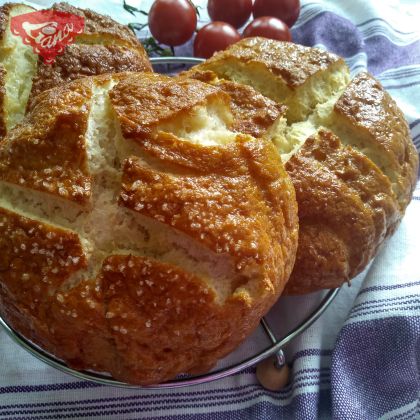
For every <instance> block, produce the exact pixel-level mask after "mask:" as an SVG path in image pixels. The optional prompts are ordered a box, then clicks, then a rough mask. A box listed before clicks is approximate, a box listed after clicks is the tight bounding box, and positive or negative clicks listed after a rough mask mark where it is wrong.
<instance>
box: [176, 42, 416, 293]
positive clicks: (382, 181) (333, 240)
mask: <svg viewBox="0 0 420 420" xmlns="http://www.w3.org/2000/svg"><path fill="white" fill-rule="evenodd" d="M338 60H340V59H339V58H338V57H336V56H334V55H331V54H329V53H325V52H320V51H319V50H317V49H313V48H312V49H311V48H307V47H302V46H299V45H296V44H292V43H281V42H277V41H272V40H262V39H261V38H254V39H249V40H243V41H240V42H239V43H237V44H235V45H233V46H232V47H229V48H228V49H227V50H226V51H223V52H221V53H217V54H215V55H214V56H213V57H212V58H211V59H210V60H207V61H206V62H204V63H202V64H199V65H197V66H194V67H193V68H191V69H190V70H188V71H186V72H184V74H183V75H182V77H191V78H195V79H199V80H202V81H204V82H206V83H210V84H213V85H214V84H218V85H222V84H223V83H232V82H231V80H237V79H241V81H242V83H245V84H249V85H250V86H247V89H252V88H251V86H253V87H254V88H255V89H256V90H259V92H260V93H263V94H264V95H269V92H276V90H277V89H278V87H279V86H284V85H285V84H286V85H287V87H288V88H289V91H286V93H285V94H284V99H283V100H284V102H285V103H286V104H288V103H290V97H293V95H294V93H293V91H294V90H296V89H298V88H299V89H301V91H302V92H303V94H302V96H301V97H300V99H301V101H302V106H303V107H305V106H306V105H307V103H306V102H310V101H309V100H307V99H305V98H311V97H316V98H317V103H311V104H310V106H309V107H308V108H311V109H312V111H311V113H310V114H308V117H307V118H306V121H305V120H304V121H302V122H301V121H298V122H296V120H295V119H293V118H292V120H289V114H287V115H286V118H287V119H288V122H287V126H286V125H285V126H284V128H282V126H281V125H278V124H277V122H278V121H279V119H281V118H283V117H284V114H286V113H285V112H284V111H283V113H282V112H280V111H279V110H277V111H276V109H275V108H272V107H271V108H270V109H271V110H272V114H271V116H272V123H273V125H272V126H271V127H270V125H271V124H269V125H268V126H261V131H260V132H259V133H258V134H259V135H260V136H263V137H265V138H267V139H270V138H271V139H273V141H276V139H275V138H274V136H273V133H274V134H275V135H276V136H277V138H279V137H280V138H281V139H282V141H281V142H280V146H279V151H280V153H282V154H283V155H284V156H286V159H287V161H286V163H285V167H286V170H287V172H288V173H289V175H290V176H291V179H292V182H293V184H294V187H295V189H296V196H297V200H298V207H299V223H300V234H299V246H298V253H297V257H296V263H295V267H294V270H293V273H292V275H291V278H290V280H289V282H288V284H287V286H286V290H285V293H293V294H301V293H308V292H312V291H315V290H318V289H322V288H331V287H338V286H340V285H341V284H342V283H343V282H345V281H350V280H351V279H352V278H353V277H354V276H356V275H357V274H358V273H360V272H361V271H362V270H363V269H364V268H365V267H366V266H367V264H368V263H369V261H371V259H372V258H373V257H374V256H375V255H376V253H377V252H378V250H379V248H380V246H381V245H382V243H383V242H384V240H385V239H386V238H388V237H389V236H390V235H391V234H392V233H393V232H394V231H395V229H396V227H397V226H398V223H399V221H400V220H401V218H402V216H403V214H404V211H405V208H406V207H407V205H408V203H409V202H410V200H411V196H412V192H413V188H414V186H415V181H416V177H417V171H418V154H417V152H416V150H415V147H414V145H413V143H412V140H411V138H410V133H409V128H408V125H407V122H406V121H405V119H404V116H403V114H402V112H401V110H400V109H399V108H398V106H397V105H396V103H395V101H394V100H393V99H392V98H391V97H390V95H389V94H388V93H387V92H386V91H385V90H384V89H383V87H382V86H381V84H380V83H379V82H378V81H377V80H376V79H375V78H374V77H373V76H371V75H369V74H367V73H361V74H359V75H357V76H356V77H355V78H354V79H353V80H352V81H350V82H347V81H346V78H345V77H343V78H340V76H339V74H340V72H344V70H343V69H342V68H337V67H334V66H335V64H336V63H337V62H338ZM256 68H259V69H260V71H259V72H255V71H254V70H253V69H256ZM264 71H268V74H271V75H273V77H271V76H270V78H266V79H265V82H266V85H264V86H263V85H261V83H259V78H260V77H261V74H262V73H263V72H264ZM317 73H318V74H319V73H324V77H323V79H321V80H325V81H326V83H330V82H329V81H330V80H338V81H340V82H339V83H338V84H337V85H336V84H334V83H335V82H334V83H332V84H331V86H333V87H334V89H333V90H332V91H331V92H327V91H324V92H323V91H321V90H320V88H319V86H315V85H314V84H313V82H312V81H311V79H313V76H314V75H315V74H317ZM244 74H245V75H246V77H243V75H244ZM235 89H237V90H238V92H239V91H240V89H239V88H236V87H235ZM283 93H284V91H283ZM243 98H244V101H243V102H244V103H241V102H237V101H236V102H235V101H234V102H235V105H234V107H233V108H235V107H238V108H239V109H242V111H239V112H236V113H234V115H235V117H236V118H237V119H238V121H240V122H241V125H242V128H243V132H245V133H250V132H255V131H253V129H252V122H253V121H254V119H255V116H257V115H258V113H259V112H260V110H258V109H257V108H253V101H252V100H250V99H248V97H247V96H246V95H244V96H243ZM266 99H268V98H266ZM278 99H279V98H277V100H278ZM305 101H306V102H305ZM245 103H246V104H245ZM277 105H278V106H281V102H277ZM243 119H244V120H245V121H243ZM276 124H277V125H276ZM273 127H275V128H276V129H275V130H273ZM300 130H301V131H300ZM295 133H297V136H298V137H299V139H298V140H299V142H300V144H298V145H297V146H298V147H296V148H295V149H294V150H293V151H292V153H289V152H290V151H291V150H292V149H291V148H290V142H291V140H294V141H296V137H293V136H292V134H293V135H294V136H296V134H295ZM334 133H335V134H334ZM308 137H309V138H308ZM288 143H289V145H288ZM285 145H286V147H284V146H285ZM284 149H286V150H284ZM286 152H287V153H286ZM290 155H291V157H290V158H289V156H290Z"/></svg>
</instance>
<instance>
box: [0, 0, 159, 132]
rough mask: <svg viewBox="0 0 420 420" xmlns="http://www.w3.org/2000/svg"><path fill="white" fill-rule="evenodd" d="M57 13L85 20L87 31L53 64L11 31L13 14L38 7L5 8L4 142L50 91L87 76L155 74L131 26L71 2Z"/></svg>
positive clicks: (0, 44)
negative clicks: (148, 72) (151, 72)
mask: <svg viewBox="0 0 420 420" xmlns="http://www.w3.org/2000/svg"><path fill="white" fill-rule="evenodd" d="M51 10H55V11H61V12H67V13H72V14H76V15H79V16H82V17H84V21H85V27H84V31H83V33H82V34H80V35H77V36H76V38H75V41H74V43H73V44H71V45H68V46H67V47H66V49H65V52H64V53H63V54H61V55H58V56H57V57H56V59H55V62H54V63H53V64H52V65H48V64H45V63H44V62H43V59H42V57H39V56H38V55H37V54H35V52H34V51H33V50H32V47H31V46H29V45H25V44H24V43H23V41H22V38H21V37H20V36H18V35H14V34H13V33H12V31H11V28H10V20H11V18H12V17H13V16H20V15H22V14H26V13H30V12H34V11H35V9H34V8H32V7H30V6H26V5H23V4H19V3H8V4H5V5H4V6H2V7H1V8H0V108H1V113H0V138H1V137H3V136H4V135H6V133H7V132H8V131H9V130H10V129H11V128H13V127H14V126H15V125H16V124H17V123H19V122H20V121H21V120H22V118H23V117H24V115H25V112H26V111H27V109H29V108H30V107H31V104H32V102H33V99H34V98H35V97H36V95H38V94H39V93H40V92H42V91H44V90H46V89H50V88H52V87H54V86H59V85H60V84H62V83H64V82H68V81H71V80H75V79H78V78H80V77H84V76H93V75H98V74H104V73H113V72H124V71H151V70H152V68H151V65H150V63H149V60H148V57H147V54H146V52H145V51H144V49H143V47H142V45H141V43H140V42H139V41H138V40H137V38H136V37H135V36H134V34H133V33H132V32H131V31H130V29H129V28H128V27H126V26H123V25H120V24H118V23H117V22H115V21H113V20H112V19H110V18H109V17H106V16H102V15H99V14H97V13H94V12H92V11H90V10H82V9H78V8H75V7H72V6H70V5H68V4H67V3H56V4H54V5H53V7H52V8H51Z"/></svg>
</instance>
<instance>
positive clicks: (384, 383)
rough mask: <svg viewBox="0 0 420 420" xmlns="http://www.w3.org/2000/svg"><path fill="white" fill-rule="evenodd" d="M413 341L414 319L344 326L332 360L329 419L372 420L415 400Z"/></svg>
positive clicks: (417, 357) (419, 331)
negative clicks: (331, 407) (331, 409)
mask: <svg viewBox="0 0 420 420" xmlns="http://www.w3.org/2000/svg"><path fill="white" fill-rule="evenodd" d="M419 336H420V318H419V317H408V318H404V317H392V318H387V319H376V320H372V321H364V322H359V323H355V324H348V325H346V326H344V328H343V329H342V330H341V332H340V334H339V336H338V340H337V345H336V348H335V350H334V354H333V359H332V370H331V385H332V387H331V388H332V402H333V412H332V417H333V418H337V419H344V418H346V419H348V418H352V419H377V418H379V417H380V416H382V415H384V414H385V413H387V412H389V411H392V410H395V409H396V408H398V407H404V406H405V405H407V404H410V403H412V402H413V401H417V398H418V387H419V378H418V366H419V364H420V352H419V348H418V346H419V341H418V337H419ZM349 390H353V391H352V392H349Z"/></svg>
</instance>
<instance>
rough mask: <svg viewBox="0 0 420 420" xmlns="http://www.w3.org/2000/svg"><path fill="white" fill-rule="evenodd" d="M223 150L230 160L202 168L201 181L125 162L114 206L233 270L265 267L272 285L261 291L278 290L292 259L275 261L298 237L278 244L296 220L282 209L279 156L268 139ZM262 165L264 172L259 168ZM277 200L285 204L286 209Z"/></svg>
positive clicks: (209, 150)
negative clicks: (229, 259)
mask: <svg viewBox="0 0 420 420" xmlns="http://www.w3.org/2000/svg"><path fill="white" fill-rule="evenodd" d="M198 151H199V153H200V154H202V155H206V154H208V155H209V156H211V155H212V148H204V147H198ZM225 152H226V154H228V155H231V157H230V159H226V160H225V162H226V165H224V166H223V168H221V169H220V170H218V166H217V165H214V167H213V171H211V172H210V173H209V170H208V168H207V170H206V171H205V172H204V173H201V174H200V175H201V176H197V175H193V176H188V175H184V176H180V175H177V176H176V177H173V176H170V175H167V174H165V173H159V172H158V171H156V170H148V169H146V168H144V167H142V165H141V164H140V163H138V162H136V160H135V159H133V158H132V159H129V160H127V161H126V163H125V166H124V169H123V189H122V193H121V203H122V204H124V205H125V206H127V207H129V208H131V209H133V210H135V211H138V212H139V213H141V214H143V215H146V216H148V217H153V218H155V219H157V220H158V221H160V222H163V223H166V224H167V225H169V226H173V227H175V228H176V229H178V230H180V231H182V232H184V233H186V234H188V235H189V236H190V237H192V238H194V239H196V240H197V241H198V242H201V243H203V244H204V245H205V246H206V247H208V248H210V249H212V250H213V251H215V252H216V253H228V254H231V255H234V258H235V263H236V269H237V270H238V271H239V272H245V273H247V272H250V271H253V270H255V268H256V267H255V264H256V265H257V266H263V267H266V270H264V272H265V275H264V277H267V280H270V282H271V284H270V282H269V283H267V284H266V285H264V287H270V288H272V289H274V290H278V289H282V288H283V286H284V284H282V281H284V279H286V278H287V277H288V275H287V273H289V272H290V270H291V268H292V265H293V262H292V261H288V262H287V264H286V267H284V261H281V260H282V259H283V257H284V256H286V255H287V254H288V252H286V250H285V249H281V246H285V247H287V246H293V239H296V234H297V232H295V233H294V238H293V239H292V241H291V243H290V244H289V243H285V241H284V239H285V238H286V237H287V236H288V233H286V231H285V230H284V229H285V228H286V230H287V228H291V227H292V226H293V224H294V223H295V220H294V219H293V214H294V209H293V208H290V209H288V207H289V204H288V202H289V201H290V197H289V196H288V193H289V194H291V192H290V191H291V190H290V189H289V190H288V189H287V181H285V183H282V182H279V181H280V179H279V177H278V171H277V170H276V166H280V161H279V158H278V157H277V156H276V152H275V150H274V148H273V146H272V145H270V144H269V143H268V142H267V143H266V144H264V145H262V144H261V142H256V141H255V140H253V139H251V140H248V139H244V140H239V141H238V143H237V144H236V145H235V146H232V147H231V148H229V149H227V150H226V151H225ZM191 157H192V155H190V158H191ZM210 159H211V158H210ZM261 161H262V162H265V165H266V167H265V168H264V167H261V166H258V162H261ZM178 162H179V163H180V164H181V165H182V161H178ZM228 162H229V163H230V165H229V163H228ZM262 194H265V196H264V195H263V198H264V199H263V200H262ZM282 203H287V204H286V205H285V208H282V207H283V205H284V204H283V205H282ZM267 204H269V206H267ZM284 213H286V216H284V215H283V214H284ZM251 215H252V216H251ZM289 218H290V219H289ZM273 239H274V240H273ZM286 242H287V241H286ZM280 244H282V245H280ZM273 284H274V287H273Z"/></svg>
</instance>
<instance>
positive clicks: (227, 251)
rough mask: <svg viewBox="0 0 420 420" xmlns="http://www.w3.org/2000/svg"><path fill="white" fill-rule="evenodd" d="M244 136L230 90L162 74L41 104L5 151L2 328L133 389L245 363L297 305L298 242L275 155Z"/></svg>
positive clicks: (1, 148) (99, 82)
mask: <svg viewBox="0 0 420 420" xmlns="http://www.w3.org/2000/svg"><path fill="white" fill-rule="evenodd" d="M232 123H233V116H232V114H231V112H230V99H229V96H228V95H227V94H226V93H224V92H223V91H222V90H220V89H218V88H216V87H213V86H210V85H207V84H204V83H202V82H199V81H195V80H178V79H175V78H169V77H165V76H159V75H154V74H152V73H149V74H148V73H142V74H135V73H133V74H120V75H114V76H98V77H95V78H84V79H80V80H78V81H74V82H71V83H69V84H68V85H66V86H61V87H58V88H55V89H52V90H49V91H46V92H43V93H41V94H40V95H39V96H38V97H37V98H36V99H35V100H34V103H33V106H32V108H31V111H30V112H29V114H28V116H27V117H26V118H25V123H24V124H21V125H19V126H17V127H16V128H15V129H14V130H13V131H12V132H11V133H10V134H9V135H8V136H7V137H6V138H5V140H4V141H3V143H2V144H1V145H0V181H1V183H0V184H1V185H0V187H1V189H0V250H1V259H0V279H1V281H0V312H1V314H2V315H3V316H5V317H6V319H7V320H8V322H10V323H11V325H12V326H13V327H14V328H16V329H17V330H18V331H20V332H21V333H22V334H24V335H25V336H26V337H27V338H29V339H31V340H33V341H34V342H36V343H38V344H40V345H42V346H43V347H44V348H45V349H46V350H48V351H50V352H52V353H54V354H55V355H57V356H58V357H61V358H62V359H64V360H65V361H66V362H67V363H69V364H70V365H71V366H73V367H77V368H85V369H87V368H90V369H95V370H97V371H98V370H99V371H106V372H110V373H111V374H112V375H113V376H114V377H115V378H117V379H121V380H124V381H129V382H133V383H142V384H145V383H155V382H160V381H163V380H165V379H169V378H173V377H174V376H175V375H176V374H178V373H181V372H203V371H206V370H208V369H209V368H210V367H211V366H212V365H213V364H214V363H215V362H216V361H217V359H219V358H221V357H223V356H224V355H226V354H227V353H228V352H230V351H231V350H232V349H233V348H235V347H236V346H237V345H238V344H239V343H240V342H241V341H242V340H243V339H244V338H245V337H246V336H247V335H248V334H249V333H250V332H251V331H252V330H253V329H254V328H255V327H256V325H257V324H258V322H259V319H260V318H261V316H263V315H264V313H265V312H266V311H267V310H268V309H269V308H270V306H271V305H272V304H273V303H274V302H275V300H276V299H277V298H278V296H279V294H280V293H281V291H282V290H283V287H284V285H285V282H286V281H287V278H288V276H289V275H290V272H291V269H292V266H293V263H294V258H295V253H296V247H297V230H298V226H297V208H296V202H295V197H294V191H293V187H292V185H291V182H290V180H289V178H288V177H287V175H286V173H285V171H284V169H283V166H282V164H281V161H280V157H279V156H278V153H277V152H276V150H275V148H274V146H273V145H272V143H271V142H269V141H267V140H264V139H255V138H253V137H251V136H249V135H245V134H238V133H236V132H233V131H231V129H230V126H231V125H232ZM69 148H70V149H71V152H70V150H69ZM27 156H31V158H28V157H27Z"/></svg>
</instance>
